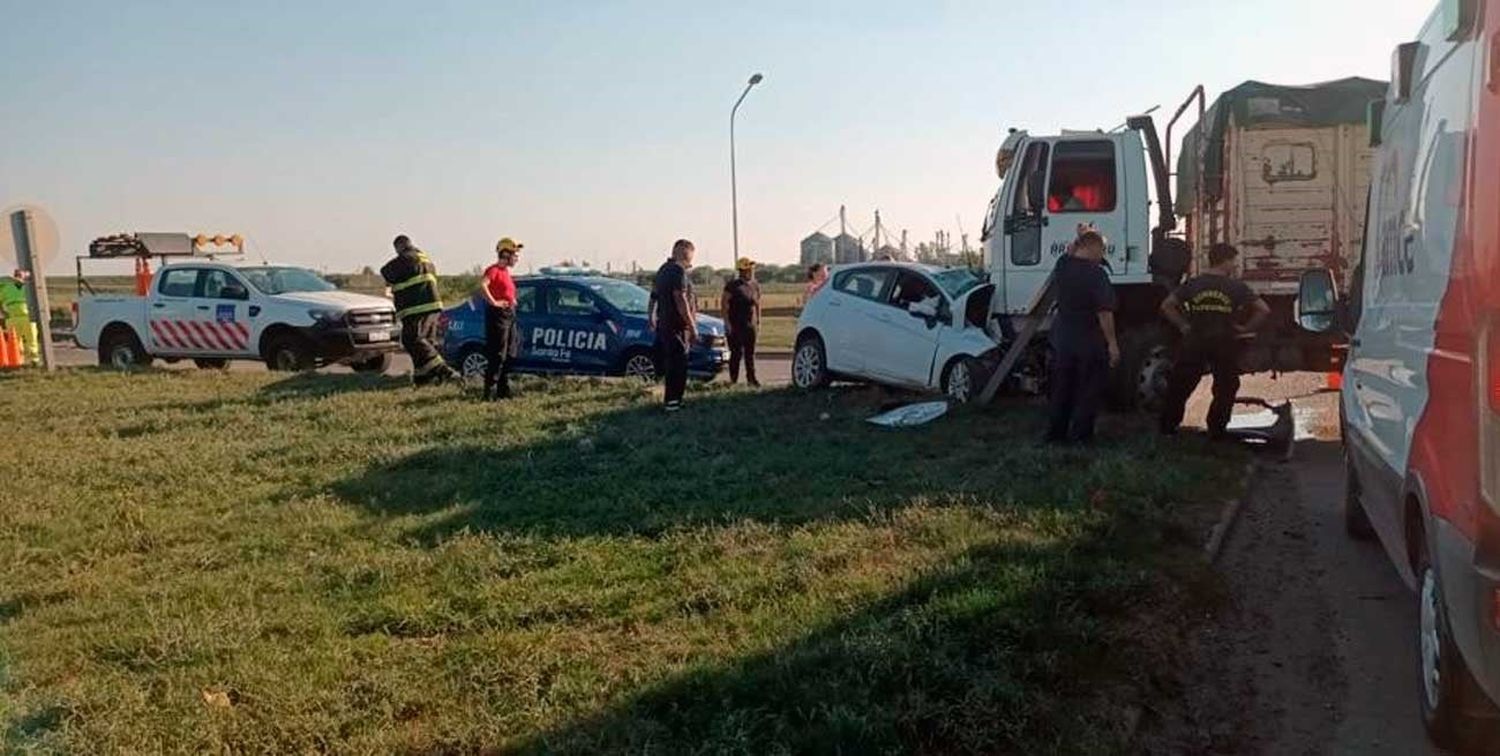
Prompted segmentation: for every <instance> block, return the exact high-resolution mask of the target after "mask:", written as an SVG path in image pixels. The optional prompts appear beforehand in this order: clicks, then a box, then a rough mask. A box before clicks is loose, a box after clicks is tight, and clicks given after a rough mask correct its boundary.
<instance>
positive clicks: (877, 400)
mask: <svg viewBox="0 0 1500 756" xmlns="http://www.w3.org/2000/svg"><path fill="white" fill-rule="evenodd" d="M886 399H887V397H886V396H885V395H884V394H882V393H881V392H878V391H870V390H866V389H861V388H851V389H839V390H834V391H830V392H826V393H825V394H822V395H817V396H808V395H805V394H800V393H797V392H793V391H781V392H762V393H750V392H736V391H725V390H716V391H712V392H709V393H708V395H707V396H702V397H695V401H693V402H692V404H691V406H690V407H689V409H687V410H685V411H683V412H682V413H681V414H678V415H673V416H668V415H665V414H663V413H662V412H661V410H660V409H659V407H657V406H655V405H654V404H652V405H638V406H634V407H630V408H627V409H621V410H614V411H607V412H601V413H596V414H592V415H589V416H588V417H587V418H586V419H585V420H579V419H577V418H573V419H571V420H567V421H556V422H549V421H544V422H543V423H542V425H541V427H542V429H543V433H544V435H545V437H546V438H545V439H544V440H542V441H539V442H532V443H524V444H520V445H514V446H507V445H505V444H504V443H503V439H501V438H500V435H501V432H500V431H497V434H496V438H495V439H490V440H488V443H486V440H481V439H476V440H475V441H474V442H473V443H467V444H457V445H445V446H439V447H433V448H428V449H424V450H422V451H418V452H416V453H413V454H411V455H409V456H406V457H404V458H400V459H397V460H395V461H392V462H389V463H386V464H382V465H379V466H375V467H371V468H369V469H366V470H365V471H363V472H361V473H360V474H358V475H356V476H354V477H351V478H348V479H345V480H342V481H339V482H337V483H336V484H335V485H334V486H333V489H332V493H333V494H334V495H335V496H337V497H338V498H340V499H341V500H343V501H346V502H349V503H352V504H355V505H357V506H360V507H363V508H365V509H367V510H370V511H372V512H375V513H378V514H381V515H396V516H400V515H433V514H438V513H442V514H444V515H445V516H443V517H440V518H437V519H436V520H435V521H434V520H429V521H428V522H427V523H426V524H425V525H423V526H422V527H421V529H420V530H419V531H418V532H417V533H414V534H413V535H415V536H417V537H418V538H419V539H422V540H426V541H429V542H432V541H437V540H441V539H442V538H444V537H446V536H447V535H449V534H451V533H453V532H456V531H459V530H463V529H469V530H471V531H480V532H490V531H509V532H521V533H529V534H533V535H561V536H579V535H599V534H622V533H634V534H652V533H657V532H661V531H663V530H666V529H669V528H673V527H680V526H692V525H700V524H709V523H719V524H722V523H725V522H733V521H737V520H744V519H752V520H758V521H764V522H779V523H797V522H805V521H809V520H816V519H824V518H839V517H864V516H866V515H868V514H869V513H870V512H872V511H877V510H881V509H886V508H890V507H894V506H898V505H903V504H905V503H908V502H911V501H913V500H914V499H926V500H928V501H934V500H941V499H944V498H945V497H947V498H952V497H961V496H963V495H965V494H974V493H979V492H981V491H985V490H988V487H990V486H993V485H994V484H995V483H996V482H997V479H1004V478H1008V477H1009V475H1007V474H1006V471H1005V470H1004V469H1003V466H1004V465H1005V463H1006V462H1007V461H1008V460H1011V461H1015V462H1016V463H1017V465H1018V466H1017V467H1016V468H1015V469H1013V470H1012V471H1011V472H1017V473H1022V474H1023V475H1024V474H1026V473H1027V472H1029V471H1033V470H1036V469H1039V468H1040V467H1042V466H1043V465H1045V464H1053V463H1055V460H1053V461H1052V462H1044V461H1043V458H1044V457H1046V452H1045V451H1044V450H1038V449H1035V448H1032V447H1031V445H1029V444H1023V443H1021V441H1022V439H1023V438H1029V436H1030V435H1032V431H1033V427H1032V426H1033V425H1034V422H1033V421H1034V418H1033V417H1032V414H1033V413H1030V412H1029V411H1028V412H1024V413H1021V414H1020V415H1019V419H1015V418H1013V419H1010V420H1000V421H999V422H997V421H996V420H995V419H994V418H985V417H982V416H978V415H977V414H975V415H968V416H967V419H966V420H963V421H960V422H959V423H957V426H958V427H955V424H954V423H953V422H951V421H943V422H940V423H936V424H934V425H933V426H930V427H925V428H917V429H910V430H905V431H889V430H883V429H879V428H875V427H873V426H869V425H867V424H866V423H864V422H863V421H862V420H863V418H864V417H867V416H869V415H871V414H874V413H875V411H876V410H877V409H878V408H879V406H880V405H881V403H882V402H883V401H885V400H886ZM534 401H537V402H540V404H538V408H540V409H541V410H546V409H547V407H549V406H551V403H554V402H560V403H563V404H566V403H567V402H569V401H576V398H575V399H569V397H566V396H560V397H551V396H547V397H539V398H534ZM512 406H514V405H512ZM505 411H507V408H502V409H501V410H500V412H501V413H502V414H501V415H500V417H501V418H502V420H503V413H504V412H505ZM824 413H827V414H828V415H829V419H828V420H823V419H822V415H823V414H824ZM541 414H542V415H543V416H548V415H551V414H552V413H551V412H541ZM1007 423H1008V425H1006V424H1007ZM976 424H981V425H984V426H985V427H986V428H987V431H986V434H987V436H989V437H990V438H991V439H993V440H994V443H996V444H998V445H1000V447H1001V448H999V449H992V447H991V446H990V445H989V444H987V443H982V442H976V440H975V439H974V438H972V437H971V434H969V433H968V432H967V431H965V430H962V429H961V428H962V427H963V426H975V425H976ZM954 434H956V438H955V437H954ZM1005 447H1009V448H1008V450H1007V449H1006V448H1005ZM997 465H999V466H1001V468H1002V469H998V470H997V469H996V467H997ZM1069 493H1070V491H1066V490H1065V491H1062V492H1061V495H1062V496H1067V495H1068V494H1069Z"/></svg>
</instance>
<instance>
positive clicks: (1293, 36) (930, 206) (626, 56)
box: [0, 0, 1435, 271]
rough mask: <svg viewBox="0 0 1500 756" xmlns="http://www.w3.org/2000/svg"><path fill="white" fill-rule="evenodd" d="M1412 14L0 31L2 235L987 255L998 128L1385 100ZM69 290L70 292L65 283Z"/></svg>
mask: <svg viewBox="0 0 1500 756" xmlns="http://www.w3.org/2000/svg"><path fill="white" fill-rule="evenodd" d="M1434 4H1435V3H1434V2H1432V0H1256V1H1255V2H1243V1H1241V0H1234V1H1233V2H1227V1H1226V2H1220V1H1218V0H1214V1H1213V2H1203V1H1202V0H1051V1H1047V2H1042V1H1040V0H1038V1H1036V2H997V1H994V0H990V1H988V2H944V1H942V0H929V1H928V2H921V3H912V2H863V3H856V2H827V3H808V2H781V1H776V2H761V3H741V4H736V5H734V6H732V7H731V6H722V5H721V4H719V3H705V2H583V1H580V2H534V3H532V2H527V3H519V2H494V1H490V2H480V1H476V2H457V1H452V2H429V3H414V2H409V1H407V2H399V3H391V2H359V3H354V2H348V3H326V2H303V3H290V2H277V3H255V2H234V3H230V2H222V1H220V2H204V1H202V0H198V1H181V2H177V1H143V2H139V3H137V2H131V3H121V2H113V1H112V2H76V1H70V0H53V1H51V2H41V1H39V0H29V1H28V0H0V18H3V23H0V55H3V58H4V60H5V64H4V68H3V72H0V140H3V145H0V206H9V205H12V204H16V203H19V202H31V203H37V204H40V205H42V206H43V207H45V208H46V209H47V210H48V211H49V212H50V213H51V214H52V216H53V217H54V218H55V219H56V221H57V223H58V225H59V227H60V229H61V238H62V245H63V251H64V256H67V255H71V254H73V253H74V252H75V251H77V250H79V249H80V248H81V247H82V246H83V245H85V244H87V242H88V240H89V239H91V238H93V237H95V236H98V235H101V234H104V233H113V232H117V231H138V230H139V231H148V230H149V231H158V230H159V231H177V230H181V231H194V232H197V231H205V232H219V231H223V232H240V233H244V234H246V235H247V236H249V237H250V238H251V240H252V241H253V243H254V244H255V245H256V246H257V247H258V249H259V250H261V251H262V252H264V253H265V254H266V255H267V256H268V257H271V258H273V259H276V260H281V261H286V262H297V263H303V264H308V265H312V266H316V267H322V268H327V269H329V270H335V271H338V270H351V269H355V268H358V267H359V266H362V265H365V264H371V265H378V264H379V262H380V261H381V260H382V259H384V258H385V257H386V256H387V255H388V253H389V251H390V247H389V242H390V238H391V237H392V236H394V235H395V234H396V233H398V232H405V233H408V234H410V235H411V236H412V237H413V238H414V239H415V240H416V241H417V242H418V244H419V245H421V246H423V247H424V248H426V249H428V250H429V251H430V252H432V253H433V255H434V257H435V258H436V260H437V262H438V264H439V266H440V267H441V268H443V269H446V270H449V271H457V270H460V269H464V268H468V267H470V266H472V265H474V264H477V263H480V262H487V261H488V260H489V259H490V257H491V250H492V249H493V245H494V242H495V240H496V238H498V237H499V236H501V235H511V236H515V237H517V238H519V239H521V240H523V241H525V242H526V243H527V245H528V247H527V251H528V252H529V253H530V262H533V263H538V264H540V263H546V262H552V261H555V260H556V259H558V258H561V257H574V258H587V259H589V260H591V261H593V262H595V263H596V264H598V265H600V266H601V267H602V266H603V264H604V263H605V262H606V261H608V262H612V263H613V264H614V265H615V266H617V267H618V266H621V265H628V264H629V262H630V261H632V260H634V261H637V262H640V263H641V264H642V265H648V264H652V265H654V264H655V263H656V262H657V261H658V260H659V259H661V258H662V257H663V256H664V255H665V252H666V249H667V246H668V245H669V244H670V243H671V241H672V240H673V239H675V238H676V237H678V236H686V237H689V238H692V239H694V240H696V241H697V242H698V246H699V249H700V255H705V256H706V260H707V262H710V263H712V264H716V265H719V266H725V265H727V264H728V262H729V259H730V219H729V165H728V144H727V142H728V134H727V130H728V113H729V108H730V106H731V105H732V104H733V101H734V98H735V97H736V96H737V95H738V94H739V91H740V88H741V87H742V86H743V84H744V81H745V79H746V77H747V76H748V75H749V74H750V73H752V72H754V71H763V72H765V74H766V77H767V78H766V82H765V84H764V85H762V86H761V87H760V88H758V89H757V90H756V91H755V92H754V93H752V95H751V97H750V100H749V101H747V103H746V105H745V107H744V109H743V110H742V111H741V114H740V122H739V123H740V140H739V147H740V168H741V171H740V220H741V240H742V245H743V248H744V249H745V250H746V251H749V252H752V253H753V254H755V255H756V256H758V257H760V258H762V259H765V260H769V261H773V262H790V261H792V260H794V259H795V256H796V245H797V242H798V241H799V240H800V239H801V238H802V237H803V236H805V235H806V234H807V233H809V232H811V231H812V230H813V229H814V228H816V227H817V226H819V225H820V224H822V223H823V222H824V221H826V220H827V219H828V218H830V217H831V216H832V215H833V214H834V213H835V212H836V211H837V209H838V206H839V204H840V203H847V204H848V206H849V209H850V213H851V215H852V217H853V220H852V223H851V225H854V226H857V227H858V228H859V229H861V230H862V229H863V228H865V227H868V226H869V225H870V223H871V213H872V211H873V210H874V209H876V208H877V207H878V208H879V209H881V210H882V211H883V215H884V216H885V218H886V222H887V226H888V227H891V228H893V229H901V228H908V229H910V230H911V232H912V235H913V237H914V238H915V239H927V238H930V237H931V235H932V233H933V231H934V230H936V229H938V228H944V229H947V230H949V231H953V232H956V231H957V230H958V227H957V220H956V218H957V217H959V216H961V217H962V219H963V223H964V226H965V228H966V229H967V230H968V231H969V232H970V233H971V234H975V235H977V227H978V226H979V225H980V221H981V215H982V211H983V209H984V207H985V204H986V202H987V201H988V198H989V195H990V194H991V193H992V192H993V191H994V187H995V186H996V184H997V183H998V182H997V180H996V178H995V176H994V173H993V168H992V166H993V159H994V153H995V150H996V148H997V147H998V146H999V142H1000V139H1001V134H1002V132H1003V130H1004V128H1005V127H1007V126H1017V127H1023V128H1029V129H1032V130H1033V131H1052V130H1056V129H1058V128H1063V127H1066V128H1095V127H1104V128H1109V127H1113V126H1115V125H1117V124H1119V123H1121V122H1122V121H1123V120H1124V117H1125V116H1126V115H1127V114H1130V113H1132V112H1139V111H1142V110H1144V109H1146V108H1148V107H1150V106H1152V105H1158V104H1159V105H1162V106H1163V108H1164V109H1166V110H1169V111H1170V110H1171V109H1173V108H1175V106H1176V105H1177V104H1178V103H1179V102H1180V101H1181V100H1182V98H1183V97H1185V96H1186V94H1187V92H1188V91H1189V90H1190V89H1191V87H1192V86H1193V85H1194V84H1197V83H1199V82H1201V83H1203V84H1206V85H1207V86H1208V87H1209V89H1210V92H1218V91H1222V90H1223V89H1225V88H1228V87H1231V86H1234V85H1235V84H1237V83H1239V82H1241V81H1243V80H1245V79H1252V78H1253V79H1261V80H1265V81H1273V82H1279V83H1307V82H1312V81H1319V80H1324V79H1331V78H1338V77H1343V76H1351V75H1363V76H1370V77H1374V78H1385V77H1386V76H1387V75H1388V70H1389V59H1390V53H1391V50H1392V49H1393V48H1394V47H1395V45H1396V44H1397V43H1399V42H1401V41H1404V40H1406V39H1409V38H1412V37H1414V36H1415V35H1416V32H1417V31H1418V27H1419V26H1420V24H1421V22H1422V21H1423V20H1424V19H1425V18H1426V17H1427V15H1428V14H1429V13H1430V10H1431V8H1432V6H1433V5H1434ZM67 268H68V269H70V268H71V266H67Z"/></svg>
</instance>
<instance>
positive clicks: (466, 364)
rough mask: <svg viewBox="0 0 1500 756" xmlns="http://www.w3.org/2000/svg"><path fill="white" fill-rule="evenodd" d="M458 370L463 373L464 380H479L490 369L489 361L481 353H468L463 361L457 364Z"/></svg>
mask: <svg viewBox="0 0 1500 756" xmlns="http://www.w3.org/2000/svg"><path fill="white" fill-rule="evenodd" d="M458 366H459V370H460V371H461V372H462V373H463V376H464V380H473V379H480V378H483V377H484V373H485V371H486V370H488V369H489V367H490V359H489V358H488V357H486V356H484V354H483V353H482V352H477V351H475V352H470V353H469V354H467V355H465V356H464V361H463V362H460V363H459V365H458Z"/></svg>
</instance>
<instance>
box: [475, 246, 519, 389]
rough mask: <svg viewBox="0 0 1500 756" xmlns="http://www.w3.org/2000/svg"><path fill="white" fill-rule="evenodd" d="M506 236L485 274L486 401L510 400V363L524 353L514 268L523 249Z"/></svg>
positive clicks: (482, 290)
mask: <svg viewBox="0 0 1500 756" xmlns="http://www.w3.org/2000/svg"><path fill="white" fill-rule="evenodd" d="M522 246H524V245H522V244H518V243H517V242H516V241H515V240H514V239H511V238H510V237H506V238H504V239H501V240H500V242H499V243H498V244H496V245H495V255H496V257H497V258H498V259H497V261H496V262H495V264H494V265H491V266H490V267H488V268H486V269H485V271H484V280H483V281H481V282H480V285H479V295H480V296H481V297H484V301H485V304H486V305H487V306H486V307H485V308H484V344H485V348H484V356H485V360H486V365H485V369H484V400H485V401H490V400H491V399H509V398H510V366H509V363H510V361H511V360H512V359H513V358H515V357H517V356H519V355H520V353H521V335H520V333H518V332H517V330H516V282H515V280H513V279H512V278H511V276H510V269H511V268H512V267H514V266H515V264H516V261H517V260H519V259H521V247H522Z"/></svg>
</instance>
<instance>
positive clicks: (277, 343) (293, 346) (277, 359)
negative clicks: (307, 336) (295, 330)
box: [266, 333, 317, 373]
mask: <svg viewBox="0 0 1500 756" xmlns="http://www.w3.org/2000/svg"><path fill="white" fill-rule="evenodd" d="M266 367H268V368H270V369H271V370H274V371H276V372H278V373H301V372H306V371H308V370H312V369H313V368H315V367H317V358H316V357H314V356H313V350H312V346H311V345H309V344H308V343H307V341H306V340H304V339H302V338H301V337H300V336H297V335H295V334H291V333H283V334H279V335H277V336H274V337H272V338H271V342H270V343H269V344H267V345H266Z"/></svg>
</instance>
